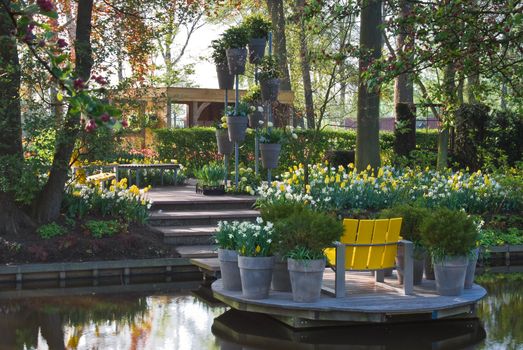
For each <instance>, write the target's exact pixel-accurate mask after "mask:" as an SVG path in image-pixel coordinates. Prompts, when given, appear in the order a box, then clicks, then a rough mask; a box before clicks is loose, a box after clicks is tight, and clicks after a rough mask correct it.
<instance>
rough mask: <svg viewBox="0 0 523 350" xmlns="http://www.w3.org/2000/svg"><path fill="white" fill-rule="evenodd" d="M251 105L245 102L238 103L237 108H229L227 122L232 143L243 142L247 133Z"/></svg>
mask: <svg viewBox="0 0 523 350" xmlns="http://www.w3.org/2000/svg"><path fill="white" fill-rule="evenodd" d="M248 114H249V105H247V104H246V103H244V102H240V103H238V105H237V106H236V108H233V107H227V111H226V120H227V131H228V133H229V140H230V141H231V142H243V141H244V140H245V134H246V131H247V122H248V121H249V119H248V118H247V116H248Z"/></svg>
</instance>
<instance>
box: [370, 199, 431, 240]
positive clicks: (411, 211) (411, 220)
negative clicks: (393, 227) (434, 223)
mask: <svg viewBox="0 0 523 350" xmlns="http://www.w3.org/2000/svg"><path fill="white" fill-rule="evenodd" d="M429 214H430V211H429V210H428V209H426V208H421V207H418V206H414V205H408V204H403V205H397V206H395V207H392V208H390V209H385V210H382V211H381V212H380V218H387V219H390V218H402V219H403V220H402V222H401V237H403V238H404V239H406V240H409V241H411V242H413V243H414V244H416V245H418V246H419V245H421V225H422V223H423V220H425V219H426V218H427V217H428V216H429Z"/></svg>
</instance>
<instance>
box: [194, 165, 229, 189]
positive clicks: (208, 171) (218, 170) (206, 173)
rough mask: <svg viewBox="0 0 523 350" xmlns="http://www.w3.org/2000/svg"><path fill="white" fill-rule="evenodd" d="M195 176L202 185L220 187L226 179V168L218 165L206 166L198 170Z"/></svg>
mask: <svg viewBox="0 0 523 350" xmlns="http://www.w3.org/2000/svg"><path fill="white" fill-rule="evenodd" d="M194 175H195V176H196V178H197V179H198V183H199V184H200V185H202V186H211V187H218V186H220V185H221V184H222V183H223V179H224V178H225V167H224V166H223V165H219V164H216V163H211V164H206V165H204V166H203V167H202V168H201V169H199V170H197V171H196V172H195V173H194Z"/></svg>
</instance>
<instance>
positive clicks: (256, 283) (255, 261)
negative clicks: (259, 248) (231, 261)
mask: <svg viewBox="0 0 523 350" xmlns="http://www.w3.org/2000/svg"><path fill="white" fill-rule="evenodd" d="M238 267H239V268H240V276H241V281H242V295H243V297H244V298H247V299H266V298H268V297H269V289H270V287H271V280H272V270H273V267H274V257H273V256H267V257H250V256H241V255H240V256H238Z"/></svg>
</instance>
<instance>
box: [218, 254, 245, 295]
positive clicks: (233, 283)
mask: <svg viewBox="0 0 523 350" xmlns="http://www.w3.org/2000/svg"><path fill="white" fill-rule="evenodd" d="M218 260H219V262H220V274H221V276H222V282H223V289H225V290H242V283H241V279H240V269H239V268H238V252H236V251H235V250H230V249H221V248H220V249H218Z"/></svg>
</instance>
